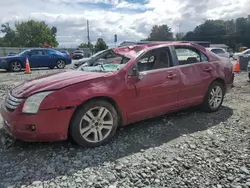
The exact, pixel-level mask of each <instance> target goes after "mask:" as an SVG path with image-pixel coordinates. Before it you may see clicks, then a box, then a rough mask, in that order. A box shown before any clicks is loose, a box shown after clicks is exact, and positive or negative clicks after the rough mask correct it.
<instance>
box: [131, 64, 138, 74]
mask: <svg viewBox="0 0 250 188" xmlns="http://www.w3.org/2000/svg"><path fill="white" fill-rule="evenodd" d="M138 74H139V71H138V67H137V66H134V67H133V68H132V74H131V76H137V75H138Z"/></svg>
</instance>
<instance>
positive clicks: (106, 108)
mask: <svg viewBox="0 0 250 188" xmlns="http://www.w3.org/2000/svg"><path fill="white" fill-rule="evenodd" d="M117 127H118V115H117V112H116V110H115V108H114V106H113V105H111V104H110V103H109V102H107V101H104V100H95V101H90V102H87V103H86V104H83V105H82V106H81V107H80V108H79V109H77V111H76V112H75V113H74V115H73V117H72V120H71V123H70V127H69V134H70V136H71V138H72V139H73V140H74V141H75V142H76V143H77V144H78V145H80V146H83V147H97V146H100V145H104V144H106V143H108V142H109V141H110V140H111V139H112V137H113V136H114V134H115V132H116V129H117Z"/></svg>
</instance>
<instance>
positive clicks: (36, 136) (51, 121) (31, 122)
mask: <svg viewBox="0 0 250 188" xmlns="http://www.w3.org/2000/svg"><path fill="white" fill-rule="evenodd" d="M73 110H74V109H69V110H62V111H58V109H51V110H44V111H39V112H38V114H36V115H27V114H23V113H18V112H15V111H14V112H9V111H8V110H7V109H6V108H5V105H4V103H2V104H1V107H0V114H1V116H2V117H3V120H4V121H3V128H4V129H5V130H6V131H7V132H8V133H9V134H10V135H11V136H13V137H15V138H17V139H20V140H23V141H32V142H33V141H39V142H53V141H61V140H66V139H67V137H68V126H69V122H70V118H71V116H72V114H73ZM34 127H35V129H34Z"/></svg>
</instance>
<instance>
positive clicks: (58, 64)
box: [56, 60, 66, 69]
mask: <svg viewBox="0 0 250 188" xmlns="http://www.w3.org/2000/svg"><path fill="white" fill-rule="evenodd" d="M65 66H66V63H65V61H64V60H58V61H57V62H56V67H57V68H58V69H64V68H65Z"/></svg>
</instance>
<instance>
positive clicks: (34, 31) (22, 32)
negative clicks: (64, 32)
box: [1, 20, 58, 47]
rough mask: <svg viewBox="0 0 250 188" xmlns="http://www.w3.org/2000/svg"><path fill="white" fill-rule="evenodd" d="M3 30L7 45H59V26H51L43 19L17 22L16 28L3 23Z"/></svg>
mask: <svg viewBox="0 0 250 188" xmlns="http://www.w3.org/2000/svg"><path fill="white" fill-rule="evenodd" d="M1 31H2V32H3V33H5V36H4V42H5V44H6V45H7V46H12V47H13V46H18V47H37V46H39V45H41V44H49V45H51V46H53V47H57V46H58V42H57V40H56V33H57V28H56V27H52V28H50V27H49V26H48V25H47V24H46V23H45V22H43V21H41V22H40V21H34V20H29V21H27V22H16V23H15V29H12V28H10V26H9V24H8V23H6V24H3V25H2V30H1Z"/></svg>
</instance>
